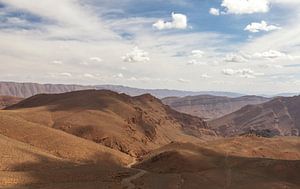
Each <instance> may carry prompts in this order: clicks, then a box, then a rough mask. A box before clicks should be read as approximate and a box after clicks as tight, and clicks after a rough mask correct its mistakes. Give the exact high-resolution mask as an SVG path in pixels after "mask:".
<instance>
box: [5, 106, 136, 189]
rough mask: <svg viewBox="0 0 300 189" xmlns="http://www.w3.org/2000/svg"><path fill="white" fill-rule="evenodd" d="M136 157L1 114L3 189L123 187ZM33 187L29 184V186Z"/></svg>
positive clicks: (8, 114) (12, 114)
mask: <svg viewBox="0 0 300 189" xmlns="http://www.w3.org/2000/svg"><path fill="white" fill-rule="evenodd" d="M132 161H133V159H132V158H131V157H130V156H128V155H126V154H124V153H121V152H119V151H116V150H113V149H111V148H108V147H105V146H103V145H100V144H96V143H94V142H92V141H88V140H84V139H82V138H79V137H76V136H74V135H71V134H68V133H65V132H63V131H60V130H57V129H53V128H50V127H46V126H44V125H41V124H38V123H32V122H30V121H26V120H25V119H22V118H20V117H18V116H16V113H14V112H9V113H8V111H4V110H1V111H0V188H28V187H29V186H30V188H47V187H48V188H65V187H67V188H78V189H79V188H97V186H99V185H101V186H103V187H104V188H105V187H113V188H114V187H116V186H118V185H120V182H121V180H120V179H121V178H117V176H118V175H119V174H121V177H122V175H123V176H125V177H126V175H130V174H132V173H133V172H134V171H132V170H128V169H125V168H122V166H125V165H127V164H128V163H130V162H132ZM27 185H29V186H27Z"/></svg>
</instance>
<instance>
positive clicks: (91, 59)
mask: <svg viewBox="0 0 300 189" xmlns="http://www.w3.org/2000/svg"><path fill="white" fill-rule="evenodd" d="M90 61H95V62H102V59H101V58H99V57H90Z"/></svg>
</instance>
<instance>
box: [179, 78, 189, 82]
mask: <svg viewBox="0 0 300 189" xmlns="http://www.w3.org/2000/svg"><path fill="white" fill-rule="evenodd" d="M177 81H178V82H180V83H189V82H191V81H190V80H187V79H183V78H180V79H178V80H177Z"/></svg>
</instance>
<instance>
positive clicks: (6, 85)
mask: <svg viewBox="0 0 300 189" xmlns="http://www.w3.org/2000/svg"><path fill="white" fill-rule="evenodd" d="M88 89H97V90H101V89H105V90H111V91H115V92H118V93H125V94H128V95H130V96H138V95H142V94H146V93H149V94H151V95H153V96H155V97H157V98H165V97H169V96H177V97H184V96H192V95H203V94H209V95H219V96H228V97H238V96H243V95H242V94H239V93H230V92H215V91H207V92H205V91H203V92H193V91H180V90H168V89H138V88H131V87H125V86H120V85H96V86H83V85H63V84H37V83H16V82H0V95H5V96H16V97H21V98H27V97H30V96H33V95H36V94H53V93H65V92H71V91H79V90H88Z"/></svg>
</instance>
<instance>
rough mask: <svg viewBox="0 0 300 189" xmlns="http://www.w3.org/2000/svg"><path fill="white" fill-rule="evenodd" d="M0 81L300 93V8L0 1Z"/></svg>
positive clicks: (280, 3)
mask: <svg viewBox="0 0 300 189" xmlns="http://www.w3.org/2000/svg"><path fill="white" fill-rule="evenodd" d="M0 71H1V74H0V80H1V81H17V82H37V83H63V84H83V85H101V84H115V85H125V86H131V87H138V88H152V89H154V88H156V89H157V88H160V89H178V90H190V91H230V92H240V93H248V94H277V93H288V92H299V89H300V1H299V0H60V1H53V0H43V1H40V0H26V1H24V0H0Z"/></svg>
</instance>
